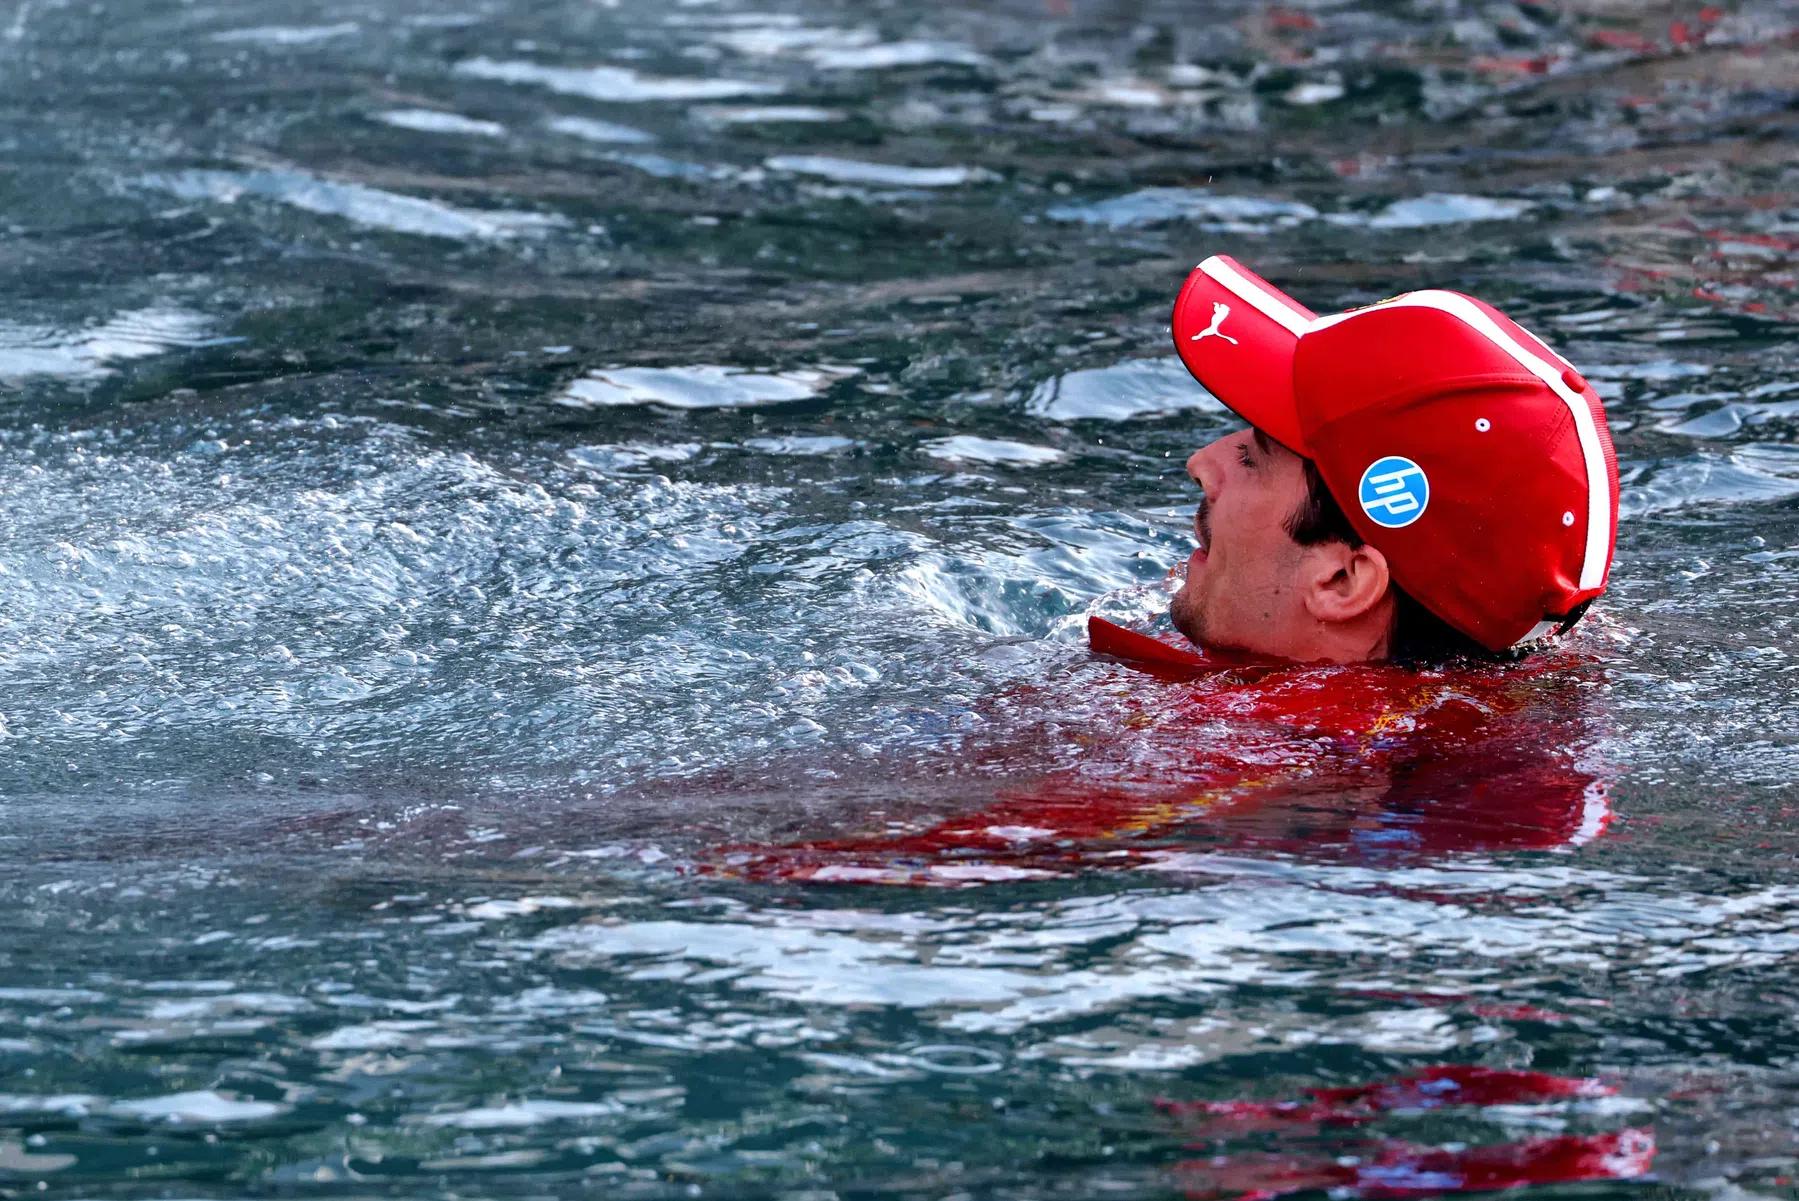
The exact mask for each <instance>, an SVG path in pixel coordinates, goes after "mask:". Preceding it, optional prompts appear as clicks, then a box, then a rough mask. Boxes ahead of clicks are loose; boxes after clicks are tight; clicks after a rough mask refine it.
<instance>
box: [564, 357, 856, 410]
mask: <svg viewBox="0 0 1799 1201" xmlns="http://www.w3.org/2000/svg"><path fill="white" fill-rule="evenodd" d="M854 374H855V369H854V368H850V367H839V366H824V367H805V368H797V369H794V370H790V371H752V370H749V369H747V368H742V367H714V366H697V367H611V368H606V369H604V370H601V371H595V372H593V373H592V374H590V375H587V376H584V377H583V378H581V379H578V380H576V381H574V382H573V383H572V384H570V385H569V386H568V388H567V390H566V391H564V392H563V393H562V394H561V395H560V396H558V397H557V398H556V400H557V403H558V404H563V405H568V406H569V407H571V408H591V407H594V406H604V407H610V406H616V405H642V404H655V405H663V406H665V407H667V408H671V409H728V408H741V407H744V406H753V405H769V404H784V403H787V402H789V401H795V400H806V399H808V398H810V397H813V396H816V395H818V394H819V393H820V392H822V391H824V390H825V389H826V388H828V387H830V386H831V385H832V384H834V383H836V382H837V381H838V380H840V379H843V378H844V377H846V376H849V375H854Z"/></svg>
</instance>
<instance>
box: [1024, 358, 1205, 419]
mask: <svg viewBox="0 0 1799 1201" xmlns="http://www.w3.org/2000/svg"><path fill="white" fill-rule="evenodd" d="M1184 409H1201V410H1204V411H1206V412H1213V413H1218V412H1223V411H1224V406H1223V405H1221V404H1219V403H1218V401H1217V399H1216V398H1215V397H1213V396H1212V394H1211V393H1210V392H1207V391H1206V390H1205V388H1204V387H1202V386H1201V385H1200V383H1199V381H1198V380H1196V379H1194V378H1193V375H1192V373H1191V372H1189V371H1188V370H1187V368H1186V367H1185V366H1183V365H1182V363H1181V361H1180V359H1178V358H1175V357H1174V356H1172V355H1171V356H1169V357H1168V358H1164V359H1128V360H1126V361H1125V362H1122V363H1117V364H1114V365H1113V366H1111V367H1095V368H1089V369H1088V370H1085V371H1070V372H1069V373H1068V374H1066V375H1059V376H1056V377H1055V378H1054V379H1049V380H1045V381H1044V382H1043V383H1041V384H1038V385H1037V387H1036V388H1035V389H1034V390H1033V391H1032V392H1031V395H1030V398H1029V399H1028V400H1027V401H1026V402H1025V411H1026V412H1028V413H1031V414H1033V415H1034V416H1038V417H1047V418H1049V419H1050V420H1051V421H1081V420H1102V421H1129V420H1132V419H1134V418H1138V417H1160V416H1165V415H1167V414H1169V413H1178V412H1180V411H1182V410H1184Z"/></svg>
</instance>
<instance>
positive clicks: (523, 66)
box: [452, 57, 781, 104]
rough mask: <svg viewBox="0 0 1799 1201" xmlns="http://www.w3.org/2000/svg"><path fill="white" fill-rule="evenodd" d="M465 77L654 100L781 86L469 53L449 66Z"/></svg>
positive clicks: (754, 92) (758, 92)
mask: <svg viewBox="0 0 1799 1201" xmlns="http://www.w3.org/2000/svg"><path fill="white" fill-rule="evenodd" d="M452 70H453V71H454V73H455V74H457V75H463V76H467V77H468V78H470V79H492V80H497V81H498V82H500V83H528V84H536V85H538V86H540V87H546V88H549V89H550V90H551V91H552V92H561V93H562V94H563V95H565V96H586V97H587V98H588V99H590V100H610V101H613V102H614V103H620V104H631V103H640V102H644V101H654V100H728V99H730V98H731V97H733V96H768V95H773V94H774V93H776V92H779V91H780V90H781V89H780V88H779V87H777V86H775V85H774V84H767V83H751V82H750V81H748V80H742V79H692V78H685V79H682V78H665V77H660V76H651V75H642V74H639V73H638V72H636V71H633V70H631V69H630V68H629V67H546V66H544V65H542V64H541V63H532V62H517V61H514V62H501V61H496V60H494V59H491V58H486V57H482V58H471V59H466V60H464V61H463V62H459V63H457V64H456V66H455V67H454V68H452Z"/></svg>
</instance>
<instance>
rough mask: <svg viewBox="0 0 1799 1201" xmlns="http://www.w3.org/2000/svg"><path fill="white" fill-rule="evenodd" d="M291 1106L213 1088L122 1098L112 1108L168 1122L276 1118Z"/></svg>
mask: <svg viewBox="0 0 1799 1201" xmlns="http://www.w3.org/2000/svg"><path fill="white" fill-rule="evenodd" d="M286 1109H287V1106H285V1105H278V1104H276V1103H275V1102H273V1101H239V1100H236V1099H235V1098H232V1097H227V1096H225V1095H224V1094H223V1093H219V1092H214V1091H213V1090H212V1089H200V1090H198V1091H195V1092H191V1093H171V1094H170V1095H168V1096H166V1097H150V1098H148V1099H146V1100H143V1101H119V1102H115V1103H114V1104H113V1105H112V1107H111V1112H113V1113H116V1114H123V1115H125V1116H126V1117H133V1118H143V1119H146V1120H149V1121H167V1122H250V1121H255V1120H256V1119H257V1118H272V1117H274V1116H275V1115H276V1114H278V1113H282V1112H284V1111H285V1110H286Z"/></svg>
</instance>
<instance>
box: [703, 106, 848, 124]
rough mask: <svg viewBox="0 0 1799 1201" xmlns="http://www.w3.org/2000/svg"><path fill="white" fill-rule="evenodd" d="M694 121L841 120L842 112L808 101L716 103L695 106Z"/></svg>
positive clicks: (736, 122) (714, 122)
mask: <svg viewBox="0 0 1799 1201" xmlns="http://www.w3.org/2000/svg"><path fill="white" fill-rule="evenodd" d="M690 115H691V116H692V117H693V118H694V119H695V120H696V121H704V122H707V123H708V124H712V125H761V124H774V123H777V122H782V121H789V122H795V123H811V122H822V121H841V120H843V118H844V114H843V113H842V112H841V111H839V110H837V109H834V108H816V107H814V106H812V105H810V104H762V105H745V106H742V107H735V108H734V107H728V106H719V107H714V108H696V109H694V110H693V112H692V113H691V114H690Z"/></svg>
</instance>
